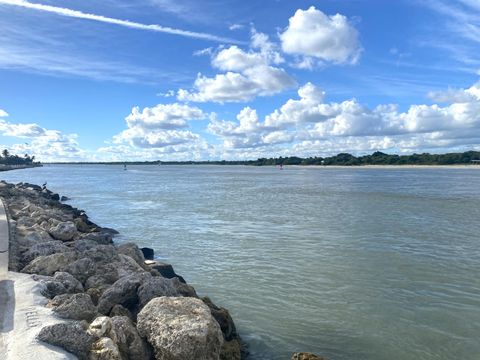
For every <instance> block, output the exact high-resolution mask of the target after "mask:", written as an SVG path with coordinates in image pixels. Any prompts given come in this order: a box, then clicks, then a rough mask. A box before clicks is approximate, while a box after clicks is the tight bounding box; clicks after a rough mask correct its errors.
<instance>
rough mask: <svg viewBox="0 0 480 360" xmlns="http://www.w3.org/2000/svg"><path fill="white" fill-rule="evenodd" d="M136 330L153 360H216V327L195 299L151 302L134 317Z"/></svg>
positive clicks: (218, 338) (220, 340)
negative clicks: (154, 359)
mask: <svg viewBox="0 0 480 360" xmlns="http://www.w3.org/2000/svg"><path fill="white" fill-rule="evenodd" d="M137 329H138V332H139V334H140V336H143V337H146V338H147V341H148V342H149V343H150V345H151V346H152V347H153V349H154V353H155V357H156V359H157V360H181V359H182V360H183V359H197V360H218V359H219V358H220V349H221V347H222V344H223V335H222V332H221V330H220V326H219V325H218V323H217V322H216V321H215V319H214V318H213V316H212V314H211V313H210V309H209V308H208V306H207V305H205V304H204V303H203V302H202V301H201V300H199V299H196V298H175V297H173V298H172V297H160V298H155V299H153V300H151V301H150V302H149V303H148V304H147V305H146V306H145V307H144V308H143V309H142V311H140V313H139V314H138V317H137Z"/></svg>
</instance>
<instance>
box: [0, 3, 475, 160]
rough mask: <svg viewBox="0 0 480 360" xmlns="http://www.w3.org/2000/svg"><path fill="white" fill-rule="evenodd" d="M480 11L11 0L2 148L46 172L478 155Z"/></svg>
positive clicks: (1, 56) (0, 54) (1, 21)
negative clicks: (345, 155)
mask: <svg viewBox="0 0 480 360" xmlns="http://www.w3.org/2000/svg"><path fill="white" fill-rule="evenodd" d="M479 45H480V2H479V1H478V0H450V1H447V0H423V1H415V0H398V1H394V2H393V1H383V0H321V1H287V0H285V1H283V0H262V1H235V0H204V1H202V2H199V1H193V0H175V1H174V0H136V1H132V0H128V1H127V0H103V1H101V2H93V1H78V0H64V1H55V0H50V1H47V0H43V1H39V2H36V1H33V0H32V1H22V0H0V85H1V86H0V134H1V135H0V145H1V147H2V148H8V149H10V150H11V151H12V152H15V153H25V152H27V153H29V154H33V155H36V157H37V158H39V159H41V160H44V161H55V160H62V161H79V160H156V159H161V160H189V159H205V160H206V159H255V158H258V157H263V156H267V157H270V156H275V157H277V156H289V155H297V156H325V155H330V154H335V153H338V152H343V151H347V152H351V153H355V154H364V153H370V152H373V151H376V150H381V151H385V152H390V153H412V152H420V151H422V152H423V151H428V152H446V151H464V150H470V149H477V150H478V149H480V141H479V140H480V133H479V130H480V83H479V75H480V52H479V51H478V48H479Z"/></svg>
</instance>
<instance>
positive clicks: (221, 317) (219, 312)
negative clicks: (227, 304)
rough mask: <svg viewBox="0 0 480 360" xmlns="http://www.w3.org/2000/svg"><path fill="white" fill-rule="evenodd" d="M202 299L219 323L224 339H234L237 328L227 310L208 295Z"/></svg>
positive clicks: (236, 335)
mask: <svg viewBox="0 0 480 360" xmlns="http://www.w3.org/2000/svg"><path fill="white" fill-rule="evenodd" d="M202 300H203V302H204V303H205V304H206V305H207V306H208V307H209V308H210V311H211V313H212V315H213V317H214V318H215V320H217V322H218V324H219V325H220V328H221V329H222V333H223V336H224V338H225V340H227V341H230V340H233V339H236V338H237V337H238V334H237V329H236V328H235V324H234V322H233V319H232V317H231V316H230V313H229V312H228V310H227V309H224V308H221V307H218V306H217V305H215V304H214V303H213V302H212V300H210V298H208V297H205V298H203V299H202Z"/></svg>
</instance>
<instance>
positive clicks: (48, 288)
mask: <svg viewBox="0 0 480 360" xmlns="http://www.w3.org/2000/svg"><path fill="white" fill-rule="evenodd" d="M42 283H43V284H44V285H45V289H44V290H43V291H42V294H43V295H44V296H46V297H48V298H50V299H51V298H54V297H55V296H57V295H61V294H73V293H79V292H83V286H82V283H81V282H80V281H78V280H77V279H75V278H74V277H73V276H72V275H71V274H69V273H66V272H61V271H58V272H56V273H55V275H54V276H53V277H48V278H46V279H42Z"/></svg>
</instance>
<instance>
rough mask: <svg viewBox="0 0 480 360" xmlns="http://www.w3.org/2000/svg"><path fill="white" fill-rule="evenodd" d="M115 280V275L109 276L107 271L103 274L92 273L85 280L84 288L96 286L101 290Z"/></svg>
mask: <svg viewBox="0 0 480 360" xmlns="http://www.w3.org/2000/svg"><path fill="white" fill-rule="evenodd" d="M117 280H118V279H117V277H116V276H109V274H108V273H105V274H104V275H93V276H90V277H89V278H88V279H87V281H85V289H91V288H97V289H99V290H102V292H103V291H104V290H106V289H107V288H108V287H109V286H110V285H112V284H113V283H114V282H115V281H117Z"/></svg>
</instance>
